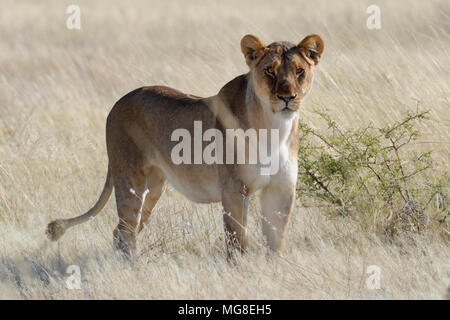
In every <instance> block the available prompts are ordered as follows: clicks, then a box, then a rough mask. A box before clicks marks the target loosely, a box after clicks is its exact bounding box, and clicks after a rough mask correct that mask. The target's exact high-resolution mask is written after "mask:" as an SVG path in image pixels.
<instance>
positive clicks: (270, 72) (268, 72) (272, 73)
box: [264, 67, 275, 78]
mask: <svg viewBox="0 0 450 320" xmlns="http://www.w3.org/2000/svg"><path fill="white" fill-rule="evenodd" d="M264 72H265V73H266V74H267V75H268V76H270V77H272V78H273V77H275V72H273V69H272V68H271V67H269V68H266V69H265V70H264Z"/></svg>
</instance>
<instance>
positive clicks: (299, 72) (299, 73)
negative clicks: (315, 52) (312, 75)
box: [297, 69, 305, 77]
mask: <svg viewBox="0 0 450 320" xmlns="http://www.w3.org/2000/svg"><path fill="white" fill-rule="evenodd" d="M304 72H305V70H303V69H298V70H297V77H300V76H301V75H302V74H303V73H304Z"/></svg>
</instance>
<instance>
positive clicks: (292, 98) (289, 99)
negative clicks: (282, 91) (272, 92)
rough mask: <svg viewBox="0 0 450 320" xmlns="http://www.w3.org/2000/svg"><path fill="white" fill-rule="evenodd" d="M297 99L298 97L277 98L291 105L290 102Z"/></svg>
mask: <svg viewBox="0 0 450 320" xmlns="http://www.w3.org/2000/svg"><path fill="white" fill-rule="evenodd" d="M296 97H297V95H293V96H279V95H277V98H278V99H280V100H283V101H284V102H285V103H286V104H288V103H289V101H291V100H294V99H295V98H296Z"/></svg>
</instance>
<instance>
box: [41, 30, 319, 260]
mask: <svg viewBox="0 0 450 320" xmlns="http://www.w3.org/2000/svg"><path fill="white" fill-rule="evenodd" d="M323 49H324V42H323V40H322V38H321V37H320V36H318V35H309V36H307V37H306V38H304V39H303V40H302V41H301V42H300V43H299V44H298V45H295V44H292V43H290V42H285V41H282V42H274V43H272V44H270V45H268V46H266V45H264V44H263V43H262V42H261V40H259V39H258V38H257V37H255V36H252V35H246V36H244V37H243V38H242V40H241V50H242V53H243V54H244V56H245V61H246V62H247V65H248V67H249V69H250V71H249V72H248V73H247V74H243V75H240V76H238V77H237V78H235V79H233V80H231V81H230V82H228V83H227V84H226V85H225V86H224V87H223V88H222V89H221V90H220V91H219V93H218V94H217V95H215V96H212V97H208V98H200V97H196V96H192V95H188V94H184V93H182V92H180V91H177V90H175V89H171V88H168V87H162V86H151V87H143V88H140V89H137V90H134V91H132V92H130V93H128V94H127V95H125V96H124V97H122V98H121V99H120V100H119V101H118V102H117V103H116V104H115V105H114V107H113V108H112V110H111V112H110V113H109V115H108V119H107V122H106V144H107V150H108V158H109V165H108V174H107V177H106V183H105V186H104V188H103V191H102V194H101V195H100V198H99V199H98V201H97V203H96V204H95V205H94V207H93V208H92V209H90V210H89V211H88V212H87V213H85V214H83V215H81V216H78V217H76V218H72V219H66V220H56V221H53V222H51V223H50V224H49V225H48V226H47V231H46V232H47V235H48V236H49V237H50V239H52V240H58V239H59V238H60V237H61V236H62V235H63V233H64V232H65V231H66V230H67V229H68V228H70V227H72V226H75V225H77V224H80V223H82V222H85V221H87V220H88V219H89V218H91V217H93V216H95V215H97V214H98V212H99V211H100V210H101V209H102V208H103V207H104V205H105V204H106V202H107V201H108V199H109V197H110V195H111V192H112V190H113V187H115V195H116V202H117V210H118V214H119V224H118V225H117V228H116V229H115V230H114V232H113V239H114V244H115V246H116V248H118V249H120V250H122V251H123V252H124V253H125V254H126V255H128V256H130V255H133V253H134V252H135V249H136V236H137V234H138V233H139V232H140V231H141V230H142V228H143V226H144V224H145V223H146V222H147V221H148V219H149V217H150V215H151V213H152V209H153V208H154V206H155V204H156V202H157V201H158V199H159V197H160V196H161V194H162V192H163V188H164V185H165V182H166V180H167V181H169V183H170V184H171V185H172V186H173V187H174V188H175V189H176V190H178V191H179V192H181V193H182V194H184V195H185V196H186V197H187V198H189V199H191V200H193V201H195V202H200V203H211V202H218V201H221V202H222V205H223V208H224V211H225V214H224V215H223V219H224V226H225V233H226V237H225V238H226V248H227V253H228V256H231V255H232V254H233V252H235V251H236V250H237V251H238V252H245V251H246V247H247V235H246V223H247V206H248V199H249V196H250V195H251V194H253V193H254V192H255V191H257V190H261V208H262V216H263V223H262V229H263V233H264V235H265V237H266V239H267V244H268V246H269V248H270V249H272V250H274V251H281V250H282V249H283V248H284V242H285V241H284V238H285V234H286V230H287V224H288V221H289V217H290V214H291V211H292V209H293V206H294V201H295V189H296V181H297V146H298V138H299V137H298V129H297V127H298V119H299V113H298V110H299V107H300V105H301V102H302V100H303V98H304V97H305V95H306V94H307V93H308V91H309V89H310V88H311V85H312V82H313V73H314V68H315V66H316V65H317V63H318V62H319V59H320V56H321V54H322V52H323ZM194 121H201V122H202V127H203V130H207V129H209V128H215V129H218V130H220V131H221V132H224V131H225V129H226V128H230V127H231V128H241V129H243V130H247V129H251V128H253V129H268V130H271V129H277V130H278V132H279V148H278V149H277V150H278V154H277V156H279V157H278V159H279V170H278V171H277V172H276V173H275V174H273V175H261V172H260V171H259V170H258V169H259V168H260V164H259V163H257V164H229V163H226V164H220V163H213V164H184V163H183V164H178V165H177V164H174V163H173V161H172V159H171V151H172V149H173V147H174V146H175V145H176V142H174V141H172V139H171V134H172V132H173V131H174V130H176V129H179V128H184V129H187V130H188V131H189V132H191V134H192V133H193V130H194ZM224 157H226V155H224ZM224 163H225V162H224Z"/></svg>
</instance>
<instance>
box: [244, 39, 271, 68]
mask: <svg viewBox="0 0 450 320" xmlns="http://www.w3.org/2000/svg"><path fill="white" fill-rule="evenodd" d="M265 48H266V46H265V45H264V43H262V41H261V40H259V39H258V38H257V37H255V36H252V35H251V34H248V35H246V36H244V37H243V38H242V40H241V50H242V53H243V54H244V57H245V61H246V62H247V65H248V66H249V67H251V66H252V64H253V62H254V61H255V60H256V59H257V58H259V57H260V55H261V54H262V52H263V51H264V49H265Z"/></svg>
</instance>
